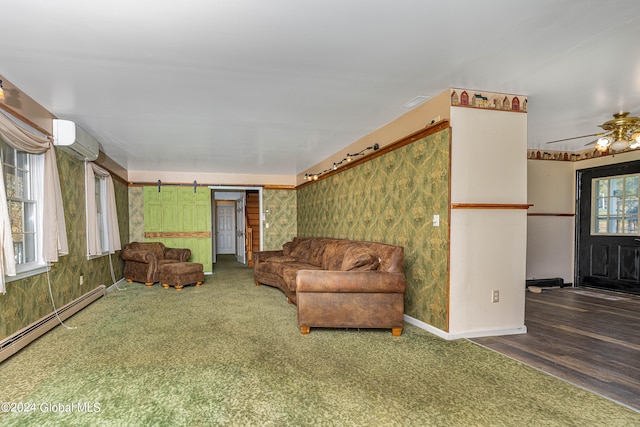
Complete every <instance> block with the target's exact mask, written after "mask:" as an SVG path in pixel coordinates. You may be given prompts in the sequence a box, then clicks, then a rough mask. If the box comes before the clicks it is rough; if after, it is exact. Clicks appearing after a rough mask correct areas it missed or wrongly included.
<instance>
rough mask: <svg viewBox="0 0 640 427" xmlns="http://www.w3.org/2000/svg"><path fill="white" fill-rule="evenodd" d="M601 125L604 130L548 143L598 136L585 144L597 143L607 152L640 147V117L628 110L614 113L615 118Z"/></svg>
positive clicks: (597, 145)
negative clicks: (630, 113) (630, 114)
mask: <svg viewBox="0 0 640 427" xmlns="http://www.w3.org/2000/svg"><path fill="white" fill-rule="evenodd" d="M599 127H601V128H602V129H603V130H604V132H599V133H593V134H589V135H582V136H574V137H573V138H564V139H557V140H555V141H549V142H547V144H554V143H556V142H562V141H570V140H573V139H579V138H587V137H590V136H597V137H598V139H596V140H595V141H591V142H590V143H588V144H586V145H585V146H589V145H594V144H595V146H596V150H598V151H601V152H605V151H607V150H609V149H610V150H611V151H622V150H625V149H627V148H630V149H632V150H635V149H637V148H640V118H638V117H634V116H629V113H628V112H622V111H621V112H619V113H615V114H614V115H613V119H611V120H607V121H606V122H604V123H603V124H601V125H599Z"/></svg>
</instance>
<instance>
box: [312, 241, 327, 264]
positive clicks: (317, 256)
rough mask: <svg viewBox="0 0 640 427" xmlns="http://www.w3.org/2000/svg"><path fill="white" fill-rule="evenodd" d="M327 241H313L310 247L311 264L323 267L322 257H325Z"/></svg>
mask: <svg viewBox="0 0 640 427" xmlns="http://www.w3.org/2000/svg"><path fill="white" fill-rule="evenodd" d="M328 241H329V240H327V239H322V238H318V239H311V245H310V246H309V264H311V265H316V266H318V267H320V266H322V256H323V255H324V249H325V248H326V246H327V242H328Z"/></svg>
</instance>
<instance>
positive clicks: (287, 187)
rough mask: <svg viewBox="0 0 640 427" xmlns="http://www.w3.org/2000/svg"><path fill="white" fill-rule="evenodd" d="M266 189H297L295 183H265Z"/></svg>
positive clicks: (264, 187)
mask: <svg viewBox="0 0 640 427" xmlns="http://www.w3.org/2000/svg"><path fill="white" fill-rule="evenodd" d="M262 188H263V189H264V190H295V189H296V186H295V185H264V186H263V187H262Z"/></svg>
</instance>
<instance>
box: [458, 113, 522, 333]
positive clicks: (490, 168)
mask: <svg viewBox="0 0 640 427" xmlns="http://www.w3.org/2000/svg"><path fill="white" fill-rule="evenodd" d="M451 127H452V148H451V203H452V205H455V204H459V203H472V204H512V205H518V204H526V203H527V196H526V194H527V156H526V153H527V115H526V114H522V113H513V112H505V111H496V110H482V109H473V108H463V107H452V108H451ZM526 215H527V211H526V210H524V209H452V211H451V221H450V224H451V225H450V226H451V240H450V242H451V243H450V244H451V247H450V251H451V252H450V270H451V272H450V309H449V313H450V315H449V331H448V333H449V336H450V337H454V338H455V337H472V336H489V335H502V334H509V333H523V332H525V331H526V328H525V326H524V296H525V268H526V238H527V232H526V227H527V216H526ZM493 290H498V291H499V292H500V302H498V303H493V302H491V295H492V292H493Z"/></svg>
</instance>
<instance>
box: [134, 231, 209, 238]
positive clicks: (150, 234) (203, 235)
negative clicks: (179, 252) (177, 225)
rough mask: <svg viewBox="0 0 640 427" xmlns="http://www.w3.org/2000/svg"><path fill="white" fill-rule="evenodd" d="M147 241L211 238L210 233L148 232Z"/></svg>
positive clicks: (145, 234)
mask: <svg viewBox="0 0 640 427" xmlns="http://www.w3.org/2000/svg"><path fill="white" fill-rule="evenodd" d="M144 237H145V239H181V238H199V239H207V238H209V237H211V232H210V231H146V232H145V233H144Z"/></svg>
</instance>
